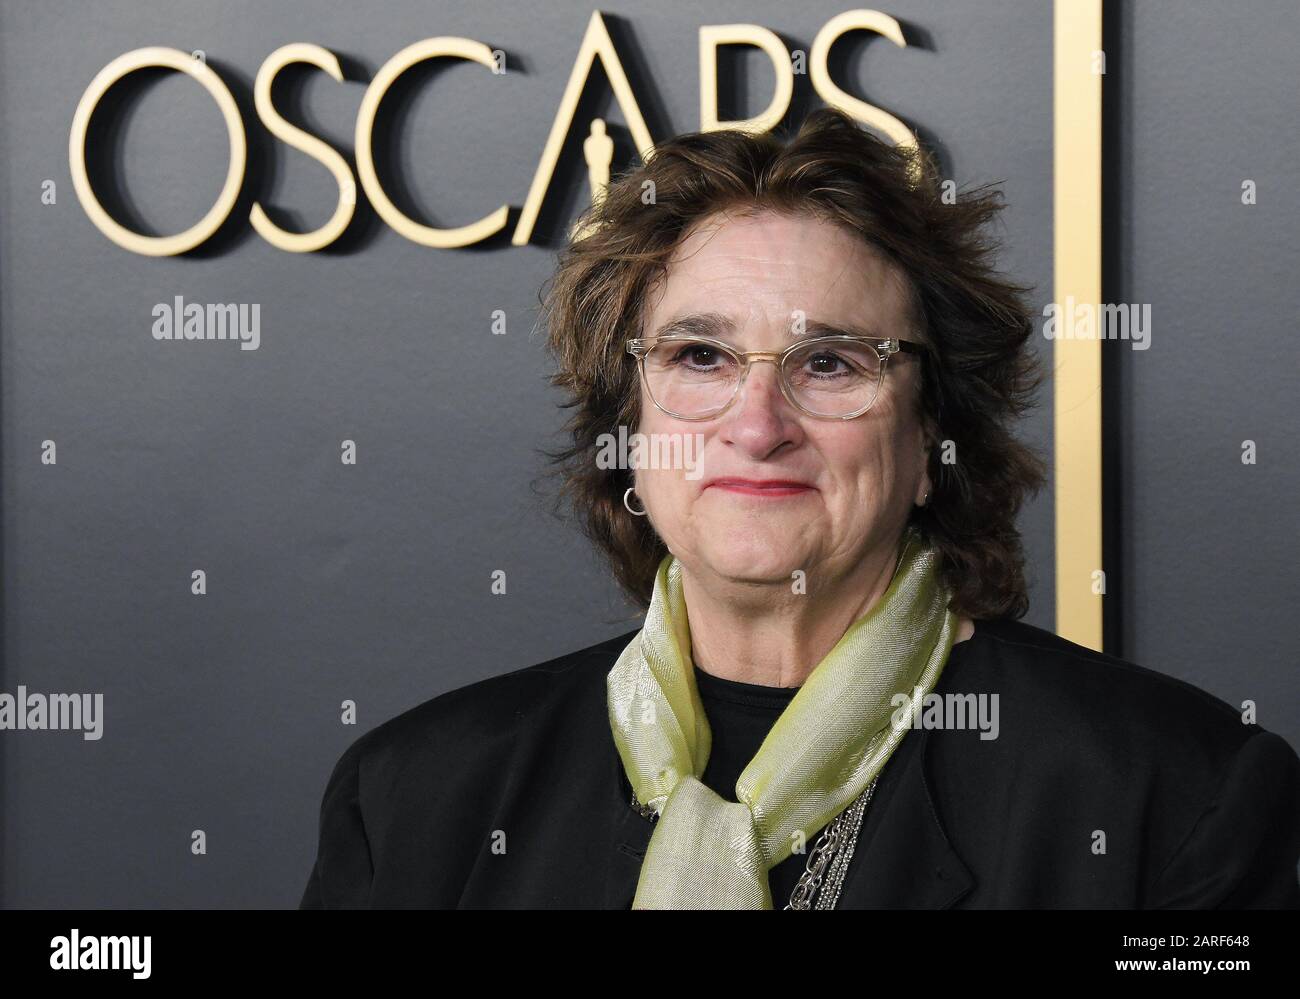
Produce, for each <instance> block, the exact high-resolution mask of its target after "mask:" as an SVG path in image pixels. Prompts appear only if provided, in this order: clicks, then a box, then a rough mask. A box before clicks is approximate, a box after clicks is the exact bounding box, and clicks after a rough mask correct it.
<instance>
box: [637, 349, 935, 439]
mask: <svg viewBox="0 0 1300 999" xmlns="http://www.w3.org/2000/svg"><path fill="white" fill-rule="evenodd" d="M660 343H702V344H707V345H708V346H710V347H714V348H717V349H718V350H721V351H723V352H724V353H727V354H729V355H730V356H731V357H733V358H735V359H736V361H737V362H738V363H740V364H741V365H742V366H743V367H742V370H741V372H740V377H739V378H738V379H736V386H735V388H734V389H733V390H732V392H731V398H730V399H728V400H727V401H726V403H724V404H723V405H722V406H721V407H720V408H719V409H717V410H715V411H713V412H710V413H708V414H706V415H704V416H683V415H681V414H680V413H674V412H673V411H672V410H670V409H667V408H666V407H664V406H663V405H662V404H661V403H660V402H659V400H658V399H656V398H655V394H654V390H653V389H651V388H650V380H649V378H648V377H647V376H646V370H645V359H646V357H647V356H648V355H649V353H650V351H651V350H652V349H654V347H655V346H656V345H658V344H660ZM835 343H854V344H867V345H868V346H871V347H874V348H875V350H876V353H877V355H878V356H879V357H880V375H879V377H878V378H877V380H876V390H875V392H874V393H873V394H872V396H871V401H870V402H869V403H867V404H866V405H865V406H863V407H862V408H861V409H858V410H855V411H854V412H852V413H846V414H844V415H842V416H838V415H837V416H831V415H827V414H826V413H817V412H814V411H813V410H811V409H809V408H808V407H806V406H804V405H803V404H802V403H800V402H799V400H798V399H797V398H796V397H795V393H794V390H793V389H792V388H791V387H790V384H789V382H788V381H787V379H786V375H785V360H786V358H787V357H789V356H790V355H791V354H793V353H794V352H795V351H797V350H803V349H805V348H807V347H808V345H809V344H835ZM627 352H628V353H629V354H631V355H632V356H633V357H635V358H636V360H637V367H638V368H639V369H640V371H641V383H642V384H643V385H644V386H645V390H646V395H648V396H649V397H650V401H651V402H653V403H654V404H655V407H656V408H657V409H659V410H661V411H662V412H664V413H667V414H668V415H669V416H671V417H673V418H674V419H677V420H689V421H692V422H699V421H701V420H716V419H717V418H718V417H719V416H721V415H722V414H723V413H725V412H726V411H727V410H728V409H730V408H731V406H732V405H733V404H734V403H735V401H736V399H738V398H739V397H740V392H741V389H743V388H744V386H745V379H746V378H748V377H749V368H750V365H752V364H753V363H754V362H755V361H771V362H772V363H773V364H775V365H776V371H777V382H778V383H779V384H780V386H781V394H782V395H783V396H785V398H786V401H787V402H789V403H790V405H791V406H794V407H795V409H797V410H799V412H801V413H805V414H807V415H808V416H811V417H813V418H814V419H818V420H856V419H857V418H858V417H859V416H861V415H862V414H863V413H865V412H867V411H868V410H870V409H871V407H872V406H874V405H875V404H876V400H877V399H879V398H880V386H881V385H883V384H884V382H885V370H886V369H887V368H888V367H889V359H890V358H891V357H893V356H894V355H895V354H898V353H907V354H915V355H918V356H924V355H925V354H927V353H929V348H928V347H926V346H925V345H924V344H921V343H917V342H916V341H914V340H904V339H901V338H899V337H886V338H881V337H869V336H848V335H845V336H838V335H837V336H819V337H814V338H811V339H808V340H798V341H796V342H794V343H792V344H791V345H790V346H789V347H787V348H786V349H785V350H736V348H735V347H732V346H731V345H730V344H728V343H725V342H723V341H722V340H715V339H713V338H712V337H707V336H680V335H671V336H663V337H654V336H650V337H632V338H631V339H629V340H628V341H627Z"/></svg>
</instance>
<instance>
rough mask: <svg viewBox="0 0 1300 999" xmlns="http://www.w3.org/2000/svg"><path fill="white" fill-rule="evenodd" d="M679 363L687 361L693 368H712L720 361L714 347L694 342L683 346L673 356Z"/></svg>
mask: <svg viewBox="0 0 1300 999" xmlns="http://www.w3.org/2000/svg"><path fill="white" fill-rule="evenodd" d="M673 360H674V361H676V362H678V363H685V364H688V365H690V366H691V367H693V368H712V367H715V366H716V365H717V364H718V362H719V360H720V359H719V357H718V352H717V350H716V349H714V348H713V347H706V346H703V345H701V344H694V345H692V346H690V347H683V348H682V349H681V350H679V351H678V352H677V355H676V356H675V357H674V358H673Z"/></svg>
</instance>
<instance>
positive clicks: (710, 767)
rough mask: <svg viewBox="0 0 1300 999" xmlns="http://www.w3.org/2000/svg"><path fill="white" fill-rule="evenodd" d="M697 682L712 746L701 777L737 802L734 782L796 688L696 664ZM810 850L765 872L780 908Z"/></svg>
mask: <svg viewBox="0 0 1300 999" xmlns="http://www.w3.org/2000/svg"><path fill="white" fill-rule="evenodd" d="M695 684H696V686H697V687H698V688H699V691H700V700H701V701H702V702H703V704H704V716H705V717H706V718H708V720H709V729H710V731H711V732H712V734H713V748H712V749H710V750H709V760H708V764H707V765H706V766H705V768H704V773H703V774H702V775H701V777H700V780H701V781H702V782H703V783H704V784H706V785H707V786H708V787H710V788H712V789H713V790H714V791H716V792H717V793H718V794H720V795H722V797H723V798H725V799H726V800H727V801H735V800H736V781H737V780H738V779H739V778H740V774H741V771H743V770H744V769H745V767H747V766H748V765H749V761H750V760H752V759H753V758H754V754H755V753H757V752H758V747H759V746H761V745H762V744H763V740H764V739H766V738H767V733H768V732H770V731H771V730H772V726H773V725H775V724H776V720H777V719H778V718H779V717H781V712H783V711H784V710H785V709H786V707H787V706H788V705H789V703H790V702H791V701H792V700H794V695H795V694H797V693H799V688H798V687H765V686H763V685H762V684H758V683H742V682H741V681H739V680H728V679H726V678H724V677H720V676H714V675H713V674H712V673H706V672H704V670H702V669H700V668H699V667H698V666H696V667H695ZM819 832H820V830H817V831H816V832H813V833H812V834H811V835H809V837H808V842H807V845H806V848H805V849H806V850H811V849H812V846H813V844H814V843H816V842H817V834H818V833H819ZM807 862H808V854H807V853H806V852H805V853H792V854H790V856H788V857H786V858H785V860H783V861H781V862H780V863H779V864H777V865H776V866H775V867H773V868H772V870H771V871H770V872H769V874H768V883H769V884H770V885H771V888H772V907H773V908H774V909H783V908H785V904H786V903H787V902H788V901H790V892H792V891H793V890H794V886H795V884H796V883H797V882H798V880H799V876H800V875H801V874H802V873H803V872H804V868H805V866H806V864H807Z"/></svg>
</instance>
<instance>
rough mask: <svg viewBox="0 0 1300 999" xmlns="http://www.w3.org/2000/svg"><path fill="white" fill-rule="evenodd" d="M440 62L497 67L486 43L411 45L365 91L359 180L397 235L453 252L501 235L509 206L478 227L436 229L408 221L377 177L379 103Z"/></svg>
mask: <svg viewBox="0 0 1300 999" xmlns="http://www.w3.org/2000/svg"><path fill="white" fill-rule="evenodd" d="M437 56H456V57H458V58H461V59H469V60H472V61H474V62H477V63H481V64H482V65H484V66H486V67H488V69H494V68H495V67H496V61H495V60H494V59H493V58H492V50H491V49H490V48H488V47H487V46H486V45H484V44H483V43H482V42H476V41H473V40H472V39H469V38H456V37H454V36H451V35H441V36H439V37H437V38H426V39H424V40H423V41H419V42H416V43H415V44H413V45H408V46H407V47H406V48H404V49H402V51H400V52H398V53H397V54H396V55H395V56H393V58H391V59H389V60H388V62H386V63H384V65H383V66H382V67H381V68H380V70H379V72H378V73H377V74H375V78H374V80H372V81H371V83H370V86H369V87H367V88H366V94H365V96H364V97H363V98H361V107H360V109H359V110H358V111H357V135H356V147H357V149H356V155H357V174H358V175H359V176H360V177H361V186H362V188H363V189H364V190H365V192H366V197H367V198H369V199H370V203H371V204H372V205H374V208H375V211H376V212H378V213H379V217H380V218H382V219H383V220H384V221H385V222H387V223H388V224H389V225H390V226H392V227H393V228H394V229H395V230H397V232H398V233H400V234H401V235H403V236H405V237H406V238H407V239H409V240H411V241H412V242H413V243H419V244H421V245H422V246H433V247H437V248H439V249H451V248H452V247H457V246H468V245H469V244H470V243H477V242H479V241H480V240H484V239H487V237H489V236H491V235H492V234H493V233H495V232H499V231H500V230H501V229H502V228H504V226H505V224H506V219H507V217H508V216H509V214H510V209H509V206H508V205H502V206H501V207H500V208H498V209H497V210H496V211H494V212H493V213H492V214H491V215H486V216H484V217H483V218H481V219H479V220H478V221H477V222H471V223H470V224H469V225H464V226H461V227H459V228H457V229H438V228H435V227H433V226H427V225H421V224H420V223H419V222H416V221H415V220H414V219H411V218H408V217H407V216H406V215H403V214H402V212H401V211H400V210H399V209H398V207H397V206H396V205H395V204H393V203H392V201H390V200H389V198H388V195H387V194H385V193H384V189H383V187H382V186H381V185H380V183H379V176H378V175H377V174H376V173H375V160H374V149H373V148H372V145H371V143H372V134H373V132H374V127H375V114H376V113H377V112H378V111H379V102H380V101H382V100H383V99H384V94H385V93H386V92H387V90H388V88H389V87H391V86H392V85H393V81H394V80H396V79H397V78H398V77H399V76H401V75H402V74H403V73H404V72H406V71H407V70H408V69H410V68H411V67H412V66H414V65H415V64H416V63H419V62H423V61H424V60H425V59H433V58H435V57H437Z"/></svg>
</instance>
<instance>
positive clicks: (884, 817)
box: [837, 729, 975, 909]
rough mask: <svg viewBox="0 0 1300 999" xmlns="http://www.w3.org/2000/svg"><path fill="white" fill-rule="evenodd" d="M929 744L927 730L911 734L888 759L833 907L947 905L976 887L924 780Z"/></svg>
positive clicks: (871, 907)
mask: <svg viewBox="0 0 1300 999" xmlns="http://www.w3.org/2000/svg"><path fill="white" fill-rule="evenodd" d="M908 743H911V745H910V746H909V745H908ZM929 743H930V730H929V729H922V730H919V731H913V732H910V733H908V735H907V736H905V737H904V738H903V740H902V742H901V743H899V746H898V748H897V749H896V750H895V751H894V755H893V756H892V757H891V758H890V759H889V761H888V763H887V764H886V766H885V772H884V773H882V774H881V778H880V782H879V783H878V784H877V785H876V791H875V793H874V794H873V795H872V800H871V802H870V803H869V804H868V805H867V810H866V814H865V816H864V818H863V824H862V829H861V831H860V833H859V836H858V845H857V849H856V850H854V853H853V858H852V860H851V861H850V862H849V869H848V870H847V871H846V872H845V877H844V886H843V888H842V889H841V893H840V900H839V904H838V905H837V908H840V909H947V908H949V907H951V906H952V905H954V904H955V903H956V902H957V901H959V900H960V899H961V898H962V896H964V895H965V894H966V893H967V892H969V891H970V890H971V889H972V888H973V887H974V886H975V878H974V876H973V875H972V874H971V872H970V870H969V869H968V868H967V867H966V865H965V864H964V863H962V860H961V858H960V857H958V856H957V852H956V851H955V850H954V849H953V848H952V845H951V843H949V841H948V836H947V834H946V833H945V832H944V829H943V826H942V824H941V823H940V821H939V815H938V812H937V810H936V809H935V805H934V799H933V797H932V795H931V792H930V783H929V781H928V780H927V778H926V750H927V748H928V746H929Z"/></svg>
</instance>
